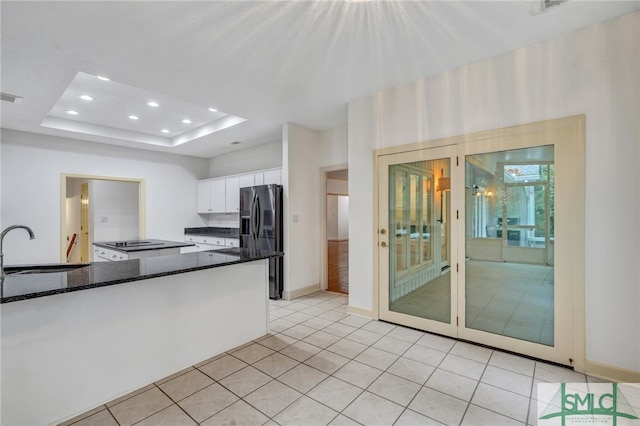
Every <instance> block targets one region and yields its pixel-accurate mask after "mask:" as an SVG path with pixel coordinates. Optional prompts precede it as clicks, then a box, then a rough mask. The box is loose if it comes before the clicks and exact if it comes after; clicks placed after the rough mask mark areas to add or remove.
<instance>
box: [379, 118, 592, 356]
mask: <svg viewBox="0 0 640 426" xmlns="http://www.w3.org/2000/svg"><path fill="white" fill-rule="evenodd" d="M573 120H574V121H571V120H568V119H564V120H555V121H552V122H547V123H544V125H541V124H540V123H536V124H532V125H528V126H522V127H521V128H518V129H517V130H516V131H514V129H508V131H496V132H495V133H494V134H492V135H490V136H492V137H487V134H482V135H479V136H478V138H474V137H473V135H471V136H467V137H465V138H464V139H461V140H459V141H453V142H458V143H453V144H451V145H447V146H440V147H434V148H425V147H421V146H416V147H411V148H415V149H410V150H406V148H405V150H403V151H400V152H385V153H382V154H380V155H379V156H378V157H377V158H378V169H377V172H378V190H379V194H378V294H379V307H378V308H379V309H378V311H379V316H380V319H382V320H386V321H390V322H393V323H397V324H402V325H406V326H409V327H414V328H418V329H422V330H425V331H430V332H434V333H438V334H443V335H447V336H452V337H457V338H461V339H464V340H470V341H474V342H478V343H481V344H486V345H489V346H493V347H497V348H502V349H506V350H510V351H514V352H518V353H522V354H525V355H529V356H534V357H537V358H542V359H546V360H550V361H554V362H558V363H562V364H566V365H572V364H573V363H574V359H576V356H577V355H581V356H583V354H582V350H581V349H580V345H579V343H580V335H581V333H580V330H581V327H584V325H583V323H582V322H581V321H583V320H581V319H578V320H577V319H576V318H577V317H576V315H575V314H576V311H575V309H578V312H579V311H580V309H579V308H575V309H574V306H576V307H579V306H580V299H581V293H582V292H583V287H582V286H583V284H582V282H577V280H581V277H583V272H581V271H583V270H584V264H583V260H582V259H583V257H581V256H580V253H583V252H584V232H583V231H584V229H583V228H581V226H580V224H582V225H583V224H584V188H583V183H582V180H581V179H580V176H582V173H583V170H584V165H583V161H580V157H581V155H582V153H583V149H581V148H580V143H581V142H582V143H583V142H584V140H583V132H582V131H581V130H582V127H581V123H582V124H583V122H582V121H581V120H579V118H578V119H577V118H573ZM576 120H577V122H576ZM480 140H481V141H482V142H481V143H479V141H480ZM576 149H577V151H576ZM576 155H577V157H578V161H576V160H575V159H576ZM576 333H577V334H576ZM576 336H578V337H577V340H576ZM576 348H577V349H576Z"/></svg>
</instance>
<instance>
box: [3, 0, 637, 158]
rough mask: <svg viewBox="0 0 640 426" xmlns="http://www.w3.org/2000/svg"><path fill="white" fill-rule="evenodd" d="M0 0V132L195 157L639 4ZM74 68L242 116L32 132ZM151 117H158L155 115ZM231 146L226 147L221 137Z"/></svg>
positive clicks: (323, 124)
mask: <svg viewBox="0 0 640 426" xmlns="http://www.w3.org/2000/svg"><path fill="white" fill-rule="evenodd" d="M539 5H540V2H539V1H538V0H535V1H494V2H489V1H412V2H410V1H370V2H366V3H355V2H347V1H297V2H288V1H279V2H275V1H256V2H253V1H173V2H171V1H158V2H156V1H127V2H120V1H105V2H92V1H65V2H54V1H43V2H32V1H15V2H14V1H6V0H3V1H2V2H1V4H0V8H1V9H0V15H1V27H0V31H1V43H2V44H1V58H0V59H1V62H0V66H1V90H2V92H5V93H10V94H13V95H18V96H22V97H23V98H24V100H23V101H22V102H21V103H15V104H12V103H7V102H2V103H1V105H0V106H1V108H2V115H1V119H2V122H1V125H2V127H3V128H8V129H15V130H22V131H28V132H35V133H43V134H51V135H59V136H65V137H70V138H77V139H83V140H89V141H95V142H103V143H111V144H116V145H123V146H132V147H136V148H143V149H153V150H158V151H164V152H171V153H176V154H183V155H191V156H198V157H204V158H209V157H212V156H215V155H218V154H221V153H224V152H228V151H231V150H235V149H241V148H245V147H247V146H251V145H255V144H260V143H266V142H271V141H275V140H279V139H280V137H281V126H282V124H283V123H286V122H293V123H297V124H300V125H303V126H306V127H309V128H312V129H316V130H325V129H328V128H331V127H334V126H336V125H339V124H343V123H346V119H347V113H346V112H347V102H349V101H350V100H353V99H357V98H359V97H362V96H366V95H369V94H372V93H374V92H376V91H380V90H384V89H387V88H390V87H394V86H397V85H399V84H402V83H407V82H411V81H414V80H417V79H419V78H422V77H426V76H429V75H434V74H438V73H441V72H443V71H445V70H448V69H452V68H456V67H459V66H461V65H464V64H468V63H472V62H476V61H479V60H482V59H486V58H489V57H493V56H496V55H499V54H501V53H504V52H508V51H510V50H514V49H517V48H520V47H523V46H527V45H531V44H533V43H536V42H538V41H542V40H546V39H548V38H551V37H553V36H556V35H559V34H563V33H568V32H571V31H575V30H577V29H579V28H582V27H585V26H588V25H590V24H592V23H595V22H599V21H604V20H608V19H611V18H614V17H616V16H620V15H623V14H625V13H628V12H630V11H632V10H638V9H640V1H581V0H570V1H568V2H566V3H564V4H561V5H560V6H557V7H553V8H550V9H548V10H547V11H545V12H544V13H539ZM79 72H83V73H87V74H92V75H105V76H108V77H109V78H111V80H112V81H114V82H118V83H119V84H123V85H128V86H132V87H133V88H137V89H140V90H142V91H147V92H151V93H155V94H158V95H161V96H164V97H166V98H168V99H169V98H170V99H175V100H178V101H179V102H183V103H187V104H190V105H196V106H202V107H203V108H207V107H211V106H215V108H216V109H219V110H221V111H224V112H226V113H228V114H232V115H235V116H239V117H243V118H246V121H245V122H243V123H241V124H238V125H235V126H232V127H229V128H226V129H224V130H220V131H217V132H215V133H211V134H207V135H204V136H201V137H198V138H196V139H194V140H192V141H190V142H187V143H182V144H179V145H175V146H164V145H162V144H154V145H149V144H145V143H142V142H141V141H139V140H136V139H135V138H127V137H119V138H118V137H113V136H109V135H107V134H106V133H102V134H101V135H90V134H87V133H77V132H75V131H74V132H72V131H68V130H61V129H59V128H58V129H56V128H48V127H43V126H42V125H41V124H42V123H43V121H44V120H45V119H46V118H47V116H48V115H49V114H50V112H51V111H52V109H53V107H54V105H56V102H58V100H59V99H60V98H61V96H62V95H63V94H64V93H65V91H66V90H67V88H68V87H69V85H70V84H71V83H72V81H73V80H74V78H75V77H76V75H77V74H78V73H79ZM158 125H160V124H159V123H158ZM238 140H240V141H243V143H242V144H240V145H230V143H231V142H233V141H238Z"/></svg>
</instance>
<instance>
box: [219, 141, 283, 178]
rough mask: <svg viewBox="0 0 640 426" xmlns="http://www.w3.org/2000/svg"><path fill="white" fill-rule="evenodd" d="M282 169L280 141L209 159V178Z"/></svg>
mask: <svg viewBox="0 0 640 426" xmlns="http://www.w3.org/2000/svg"><path fill="white" fill-rule="evenodd" d="M280 167H282V141H275V142H270V143H266V144H263V145H258V146H254V147H250V148H245V149H241V150H238V151H233V152H229V153H227V154H222V155H218V156H216V157H213V158H211V159H209V176H207V177H212V178H213V177H220V176H229V175H236V174H240V173H250V172H254V171H256V170H265V169H277V168H280Z"/></svg>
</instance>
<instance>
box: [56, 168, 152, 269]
mask: <svg viewBox="0 0 640 426" xmlns="http://www.w3.org/2000/svg"><path fill="white" fill-rule="evenodd" d="M60 192H61V206H62V208H61V214H60V218H61V224H60V227H61V231H60V236H61V237H60V240H61V241H60V258H61V262H63V263H88V262H91V261H94V259H92V253H93V250H91V246H92V244H93V242H94V241H112V240H127V239H139V238H144V237H145V235H144V234H145V218H144V217H145V215H144V212H145V197H144V193H145V184H144V181H143V180H141V179H129V178H119V177H102V176H90V175H70V174H63V175H62V177H61V191H60Z"/></svg>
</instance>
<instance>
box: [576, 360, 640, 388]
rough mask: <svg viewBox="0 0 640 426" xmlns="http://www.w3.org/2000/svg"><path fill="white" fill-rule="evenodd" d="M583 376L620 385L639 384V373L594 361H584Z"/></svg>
mask: <svg viewBox="0 0 640 426" xmlns="http://www.w3.org/2000/svg"><path fill="white" fill-rule="evenodd" d="M584 373H585V374H587V375H589V376H593V377H598V378H600V379H605V380H610V381H612V382H620V383H623V382H624V383H640V371H635V370H629V369H627V368H622V367H616V366H614V365H608V364H603V363H600V362H596V361H591V360H586V361H585V371H584Z"/></svg>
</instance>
